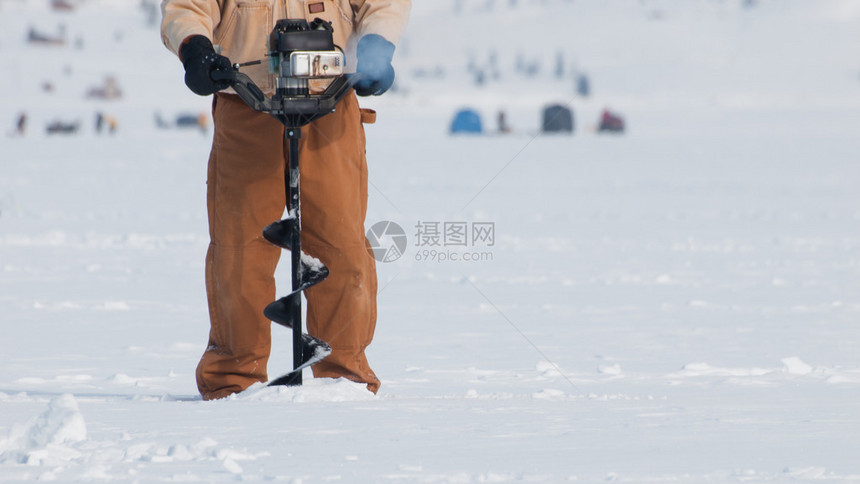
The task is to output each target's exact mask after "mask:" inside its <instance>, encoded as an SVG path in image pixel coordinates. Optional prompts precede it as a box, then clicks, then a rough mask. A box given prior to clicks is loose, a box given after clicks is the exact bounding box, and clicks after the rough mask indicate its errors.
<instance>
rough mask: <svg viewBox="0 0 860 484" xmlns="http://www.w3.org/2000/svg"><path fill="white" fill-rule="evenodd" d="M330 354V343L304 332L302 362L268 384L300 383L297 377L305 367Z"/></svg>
mask: <svg viewBox="0 0 860 484" xmlns="http://www.w3.org/2000/svg"><path fill="white" fill-rule="evenodd" d="M330 354H331V346H329V345H328V343H326V342H325V341H323V340H321V339H319V338H315V337H313V336H311V335H309V334H307V333H305V334H302V364H301V365H299V366H298V367H297V368H295V369H293V371H291V372H289V373H287V374H285V375H282V376H280V377H278V378H276V379H274V380H272V381H270V382H269V383H268V384H267V386H270V387H271V386H278V385H296V384H298V383H299V382H297V381H296V377H297V375H299V374H301V372H302V370H303V369H305V368H307V367H309V366H311V365H313V364H314V363H317V362H319V361H321V360H323V359H325V357H327V356H328V355H330Z"/></svg>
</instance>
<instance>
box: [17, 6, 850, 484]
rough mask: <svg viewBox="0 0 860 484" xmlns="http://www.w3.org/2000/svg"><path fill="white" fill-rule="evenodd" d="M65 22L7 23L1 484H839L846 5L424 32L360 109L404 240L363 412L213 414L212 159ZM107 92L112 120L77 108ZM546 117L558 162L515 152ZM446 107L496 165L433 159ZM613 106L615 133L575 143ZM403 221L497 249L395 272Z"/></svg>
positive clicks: (644, 13) (577, 10) (289, 402)
mask: <svg viewBox="0 0 860 484" xmlns="http://www.w3.org/2000/svg"><path fill="white" fill-rule="evenodd" d="M76 3H80V7H79V8H78V9H77V10H76V11H75V12H72V13H61V12H54V11H52V10H50V8H49V7H48V5H49V2H47V1H42V0H28V1H25V0H0V59H2V65H3V73H4V75H3V76H0V93H2V94H0V99H2V104H0V128H2V133H0V143H2V144H0V329H1V330H2V333H0V334H2V336H0V355H2V359H0V369H2V371H1V372H0V482H4V483H15V482H32V481H36V480H42V481H51V480H53V481H56V482H77V481H85V482H89V481H96V482H99V481H109V482H114V481H116V482H142V483H144V482H177V481H190V482H232V481H250V482H256V481H281V482H329V481H340V482H587V483H595V482H632V483H642V482H680V483H702V482H717V483H721V482H730V483H774V482H776V483H783V482H785V483H807V482H809V483H820V482H825V483H845V482H860V405H858V401H860V351H858V348H860V328H858V322H860V195H858V186H860V165H858V159H860V156H858V153H860V2H857V1H856V0H815V1H810V0H759V1H758V2H751V3H754V4H755V5H754V6H753V7H752V8H744V7H743V6H742V5H743V4H744V3H748V2H742V1H740V0H737V1H734V0H732V1H730V0H725V1H717V0H649V1H646V0H642V1H636V2H634V1H632V0H578V1H569V0H517V1H513V0H506V1H501V0H496V1H493V0H433V1H428V2H416V5H415V9H414V16H413V19H412V22H411V24H410V27H409V31H408V34H407V37H406V38H405V39H404V42H403V44H402V45H401V46H400V48H399V49H398V59H397V64H398V65H397V67H398V73H399V74H398V80H399V81H398V87H397V90H396V92H392V93H390V94H388V95H386V96H384V97H382V98H379V99H369V100H363V101H362V103H363V104H364V105H366V106H368V107H372V108H374V109H377V110H378V111H379V122H378V123H377V124H376V125H373V126H368V127H367V133H368V154H369V163H370V181H371V188H370V190H371V194H370V198H371V199H370V204H369V215H368V220H367V226H368V227H370V226H371V225H373V224H374V223H375V222H378V221H380V220H391V221H395V222H397V223H398V224H400V225H401V226H403V227H404V228H405V230H406V232H407V234H408V236H409V246H408V247H407V250H406V253H405V255H404V256H403V258H401V259H399V260H397V261H395V262H391V263H380V264H378V272H379V279H380V284H379V287H380V294H379V325H378V331H377V337H376V340H375V342H374V344H373V346H371V348H370V349H369V358H370V360H371V362H372V364H373V366H374V369H375V370H376V372H377V373H378V374H379V376H380V377H381V379H382V381H383V386H382V389H381V391H380V393H379V395H377V396H374V395H372V394H369V393H368V392H366V391H365V390H364V389H363V387H362V386H361V385H357V384H354V383H351V382H348V381H343V380H335V381H332V380H313V379H311V378H310V377H309V374H308V375H307V377H306V385H305V386H303V387H301V388H266V387H263V386H262V385H258V386H255V387H252V388H251V389H249V390H248V391H247V392H245V393H243V394H241V395H237V396H234V397H232V398H229V399H226V400H223V401H217V402H202V401H200V400H199V397H198V396H197V394H196V388H195V385H194V367H195V365H196V363H197V359H198V358H199V355H200V354H201V352H202V351H203V349H204V346H205V344H206V335H207V331H208V320H207V312H206V303H205V294H204V288H203V259H204V255H205V251H206V245H207V227H206V221H205V183H204V182H205V173H206V159H207V156H208V150H209V142H210V137H211V131H210V132H209V133H206V134H205V135H204V134H201V132H200V131H199V130H197V131H164V130H159V129H157V128H156V127H155V125H154V122H153V119H154V115H155V113H156V112H160V113H161V114H162V115H163V116H164V117H165V118H166V119H172V118H173V117H175V115H177V114H181V113H192V114H197V113H199V112H207V110H208V109H209V102H210V101H209V100H208V99H203V98H199V97H196V96H194V95H193V94H190V93H189V92H188V91H187V90H186V88H185V87H184V85H183V84H182V70H181V65H180V64H179V63H178V61H177V60H176V59H174V58H172V57H171V56H170V55H169V54H168V52H167V51H166V50H165V49H164V48H163V47H162V46H161V44H160V41H159V35H158V31H157V30H156V28H155V27H153V26H151V25H148V23H147V21H146V15H145V14H144V11H143V10H142V9H141V8H140V6H139V2H132V1H119V0H89V1H87V2H76ZM61 23H62V24H65V26H66V33H67V36H68V38H69V39H71V40H72V41H73V42H72V43H71V45H69V46H67V47H39V46H29V45H27V44H26V43H25V36H26V32H27V29H28V28H29V27H30V26H33V27H35V28H36V29H38V30H40V31H44V32H47V33H54V32H58V31H59V25H60V24H61ZM77 39H80V40H81V45H80V47H77V46H76V44H77V42H76V40H77ZM494 52H495V56H496V59H497V69H498V71H499V77H498V78H497V79H495V78H488V80H487V81H486V82H485V84H484V85H483V86H480V87H479V86H476V85H475V82H474V72H475V70H476V69H487V65H488V59H489V58H490V57H492V55H494V54H493V53H494ZM559 57H560V58H562V59H564V72H563V77H562V78H556V77H555V75H554V70H555V67H554V66H555V62H556V59H557V58H559ZM518 59H519V60H520V62H521V63H524V64H533V65H536V66H537V68H538V71H537V75H536V76H533V77H528V76H526V75H523V74H522V73H519V72H518V71H517V70H516V69H515V66H516V65H517V60H518ZM470 64H471V65H472V67H473V69H472V71H471V73H470V71H469V70H468V69H467V67H468V66H469V65H470ZM488 72H489V71H488ZM576 73H586V74H588V76H589V77H590V79H591V81H592V86H593V95H592V96H591V97H590V98H587V99H583V98H580V97H578V96H577V95H576V93H575V90H574V82H573V77H574V75H575V74H576ZM106 75H114V76H115V77H116V78H117V80H118V82H119V84H120V86H121V87H122V90H123V93H124V96H123V98H122V99H121V100H117V101H94V100H92V99H85V98H84V93H85V92H86V90H87V89H88V88H89V87H90V86H92V85H96V84H99V83H101V82H102V80H103V78H104V77H105V76H106ZM45 81H51V82H52V83H53V85H54V91H53V92H52V93H50V94H46V93H44V92H43V91H42V89H41V85H42V83H43V82H45ZM550 102H557V103H561V104H569V105H570V106H571V107H573V108H574V109H575V111H576V121H577V132H576V134H575V135H574V136H573V137H565V136H537V137H536V136H535V135H534V133H535V132H536V130H537V128H538V126H539V122H540V109H541V107H542V106H543V105H544V104H546V103H550ZM466 105H468V106H471V107H473V108H475V109H477V110H478V111H479V112H480V113H481V114H482V115H483V116H484V121H485V125H486V126H489V127H490V128H491V129H492V128H493V127H494V120H495V115H496V112H497V110H499V109H505V110H506V111H507V113H508V120H509V122H510V123H511V125H512V126H513V128H514V133H513V134H511V135H510V136H485V137H449V136H448V135H447V134H446V130H447V126H448V124H449V123H450V121H451V119H452V118H453V114H454V110H455V109H457V108H459V107H461V106H466ZM607 106H608V107H611V108H614V109H615V110H618V111H619V112H621V113H622V114H623V115H625V117H626V118H627V121H628V124H629V126H630V129H629V132H628V134H626V135H624V136H600V135H597V134H596V133H594V131H593V125H594V124H595V123H596V121H597V119H598V118H597V117H598V115H599V113H600V111H601V110H602V109H603V108H604V107H607ZM21 110H26V111H27V112H28V114H29V125H28V131H27V133H26V136H24V137H7V136H6V131H7V129H11V127H12V126H13V123H14V121H15V118H16V115H17V113H18V112H19V111H21ZM97 110H101V111H104V112H105V113H107V114H109V115H111V116H114V117H116V118H117V119H118V121H119V130H118V132H117V133H116V134H115V135H113V136H108V135H101V136H99V135H97V134H96V133H95V132H94V129H93V122H94V117H95V112H96V111H97ZM54 119H62V120H69V121H71V120H75V119H79V120H80V121H81V122H82V125H81V126H82V128H81V132H80V133H79V134H78V135H77V136H47V135H45V134H44V130H43V128H44V126H45V125H46V124H47V123H48V122H50V121H52V120H54ZM3 123H7V124H3ZM7 126H8V128H7ZM428 221H431V222H432V221H437V222H440V223H442V222H467V223H469V224H473V223H480V222H493V223H495V241H494V244H493V245H489V244H483V245H481V244H476V246H474V247H471V246H470V247H466V248H463V247H459V246H452V247H426V246H424V247H422V246H416V245H415V243H416V240H417V238H416V237H415V234H416V225H418V224H420V223H422V224H423V223H425V222H428ZM433 251H435V254H434V253H432V252H433ZM472 253H474V254H473V255H478V256H479V257H477V259H478V260H477V261H467V260H464V259H465V258H466V257H467V254H472ZM473 258H474V257H473ZM455 259H456V260H455ZM279 282H280V286H281V287H283V288H287V287H288V286H289V281H288V277H287V272H286V271H285V270H284V268H283V267H282V268H281V269H280V270H279ZM273 334H274V337H275V341H274V345H275V348H274V354H273V357H272V360H271V363H270V371H271V373H272V375H273V376H274V375H275V374H278V373H279V372H280V370H281V369H285V368H287V367H288V366H289V364H290V361H291V355H290V354H289V351H290V342H289V341H290V340H289V337H290V336H289V333H288V332H287V331H284V330H283V329H282V328H278V327H275V328H273Z"/></svg>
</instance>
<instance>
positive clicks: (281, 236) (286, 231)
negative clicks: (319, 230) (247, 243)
mask: <svg viewBox="0 0 860 484" xmlns="http://www.w3.org/2000/svg"><path fill="white" fill-rule="evenodd" d="M294 230H296V219H295V218H294V217H291V218H285V219H284V220H278V221H277V222H273V223H271V224H269V226H268V227H266V228H264V229H263V238H264V239H266V240H268V241H269V242H270V243H271V244H272V245H277V246H278V247H280V248H282V249H286V250H290V235H291V234H292V233H293V231H294Z"/></svg>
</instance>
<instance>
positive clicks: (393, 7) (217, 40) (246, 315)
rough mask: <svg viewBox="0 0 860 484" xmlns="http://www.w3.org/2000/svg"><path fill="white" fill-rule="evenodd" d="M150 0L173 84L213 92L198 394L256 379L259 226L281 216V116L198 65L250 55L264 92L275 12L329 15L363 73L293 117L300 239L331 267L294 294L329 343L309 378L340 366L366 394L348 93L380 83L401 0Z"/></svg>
mask: <svg viewBox="0 0 860 484" xmlns="http://www.w3.org/2000/svg"><path fill="white" fill-rule="evenodd" d="M161 7H162V13H163V18H162V26H161V33H162V40H163V42H164V44H165V45H166V46H167V48H168V49H169V50H170V51H172V52H173V53H175V54H177V55H178V56H179V58H180V60H181V61H182V64H183V67H184V69H185V84H186V85H187V86H188V88H189V89H191V91H193V92H194V93H196V94H199V95H204V96H205V95H209V94H215V96H214V99H213V102H212V106H213V107H212V117H213V122H214V128H215V131H214V135H213V141H212V150H211V152H210V156H209V167H208V180H207V185H208V187H207V211H208V217H209V233H210V244H209V249H208V252H207V255H206V275H205V279H206V292H207V297H208V304H209V315H210V331H209V344H208V346H207V348H206V350H205V351H204V353H203V356H202V357H201V359H200V362H199V364H198V366H197V371H196V377H197V385H198V389H199V390H200V393H201V395H202V396H203V398H204V399H206V400H211V399H217V398H223V397H226V396H229V395H231V394H234V393H238V392H241V391H243V390H244V389H246V388H247V387H249V386H250V385H252V384H254V383H256V382H265V381H267V380H268V374H267V362H268V358H269V353H270V347H271V324H272V323H271V321H269V320H268V319H267V318H266V317H265V316H264V315H263V312H262V311H263V308H264V307H265V306H266V305H267V304H268V303H270V302H272V301H274V300H275V299H276V294H275V280H274V271H275V267H276V265H277V263H278V260H279V257H280V255H281V249H280V248H278V247H276V246H274V245H272V244H270V243H268V242H266V241H265V239H263V237H262V230H263V228H264V227H266V226H267V225H268V224H270V223H272V222H274V221H277V220H280V219H281V218H282V214H283V212H284V208H285V206H286V190H285V186H284V170H285V166H286V165H287V163H288V159H287V158H288V157H289V152H288V150H287V144H286V141H285V139H284V127H283V125H282V124H281V123H280V122H278V121H277V120H275V119H274V118H273V117H271V116H270V115H268V114H265V113H259V112H255V111H253V110H252V109H251V108H249V107H248V106H247V105H246V104H245V103H244V102H243V101H242V100H241V99H240V98H239V97H238V96H237V95H236V94H235V92H234V91H232V89H229V87H228V84H227V83H226V82H224V81H214V80H213V79H212V76H211V73H212V72H213V71H214V70H226V69H229V68H230V66H231V63H233V62H235V63H246V62H251V61H255V60H260V59H263V60H264V62H262V63H261V64H258V65H252V66H248V67H247V68H243V69H242V70H243V72H245V73H246V74H248V75H249V76H250V77H251V79H252V80H253V81H254V82H255V83H256V84H257V85H258V86H259V87H260V88H261V89H262V90H263V91H264V92H265V93H267V94H268V95H271V93H272V92H273V90H274V86H273V76H271V75H269V74H268V68H267V64H268V63H267V62H265V59H266V57H265V56H266V53H267V52H266V51H267V48H266V44H267V39H268V36H269V34H270V32H271V31H272V29H273V27H274V25H275V22H276V21H277V20H278V19H283V18H303V19H306V20H308V21H311V20H314V19H315V18H321V19H322V20H325V21H329V22H331V24H332V27H333V28H334V40H335V44H337V45H338V46H340V47H342V48H343V49H344V50H345V52H346V54H347V65H348V66H352V67H350V68H348V69H349V70H355V71H356V72H358V73H361V74H363V76H362V79H361V81H360V82H359V83H357V84H356V85H355V86H354V93H353V92H350V93H349V94H348V95H347V96H346V97H344V98H343V99H342V100H341V101H340V102H339V103H338V105H337V108H336V109H335V111H334V112H333V113H332V114H329V115H326V116H324V117H322V118H320V119H319V120H317V121H315V122H313V123H311V124H309V125H307V126H305V127H304V128H303V129H302V138H301V140H300V159H301V164H300V173H301V180H302V192H301V205H302V246H303V248H304V250H305V251H306V252H307V253H308V254H310V255H312V256H314V257H316V258H319V259H320V260H321V261H322V262H323V263H324V264H325V265H326V266H327V267H328V268H329V270H330V271H331V274H330V276H329V277H328V278H327V279H326V280H325V281H324V282H323V283H321V284H318V285H316V286H314V287H312V288H310V289H308V290H307V291H306V292H305V295H306V297H307V301H308V303H307V326H308V332H309V333H310V334H312V335H314V336H316V337H318V338H320V339H322V340H324V341H326V342H328V343H329V344H330V345H331V347H332V353H331V355H330V356H329V357H328V358H326V359H325V360H323V361H321V362H319V363H317V364H316V365H314V366H313V374H314V376H315V377H318V378H320V377H329V378H341V377H343V378H347V379H349V380H352V381H355V382H360V383H363V384H365V385H366V386H367V389H368V390H370V391H371V392H374V393H376V391H377V390H378V389H379V386H380V381H379V379H378V378H377V377H376V375H375V373H374V372H373V370H372V369H371V368H370V365H369V363H368V361H367V358H366V355H365V349H366V348H367V347H368V345H370V343H371V341H372V339H373V335H374V331H375V327H376V290H377V282H376V266H375V262H374V259H373V258H372V256H371V255H370V254H369V253H368V252H367V250H366V239H365V236H364V219H365V215H366V210H367V163H366V158H365V133H364V126H363V124H362V123H371V122H373V121H375V112H372V111H370V110H362V109H360V108H359V106H358V100H357V98H356V94H357V95H359V96H369V95H380V94H383V93H384V92H385V91H387V90H388V89H389V88H390V87H391V85H392V83H393V82H394V68H393V67H392V65H391V62H392V58H393V54H394V50H395V44H396V42H397V41H398V40H399V38H400V37H401V35H402V33H403V31H404V29H405V27H406V23H407V21H408V16H409V12H410V9H411V0H258V1H253V2H241V1H237V0H163V1H162V4H161ZM213 44H217V45H220V53H216V49H215V46H214V45H213ZM314 86H315V85H314V84H313V83H312V86H311V87H312V89H313V88H314ZM317 87H319V86H317ZM320 89H321V88H320Z"/></svg>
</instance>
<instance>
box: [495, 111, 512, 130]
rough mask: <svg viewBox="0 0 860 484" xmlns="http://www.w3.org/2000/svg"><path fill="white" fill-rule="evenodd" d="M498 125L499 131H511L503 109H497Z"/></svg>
mask: <svg viewBox="0 0 860 484" xmlns="http://www.w3.org/2000/svg"><path fill="white" fill-rule="evenodd" d="M497 121H498V125H499V133H501V134H508V133H510V132H511V127H510V125H508V119H507V116H506V115H505V112H504V111H503V110H500V111H499V116H498V117H497Z"/></svg>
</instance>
